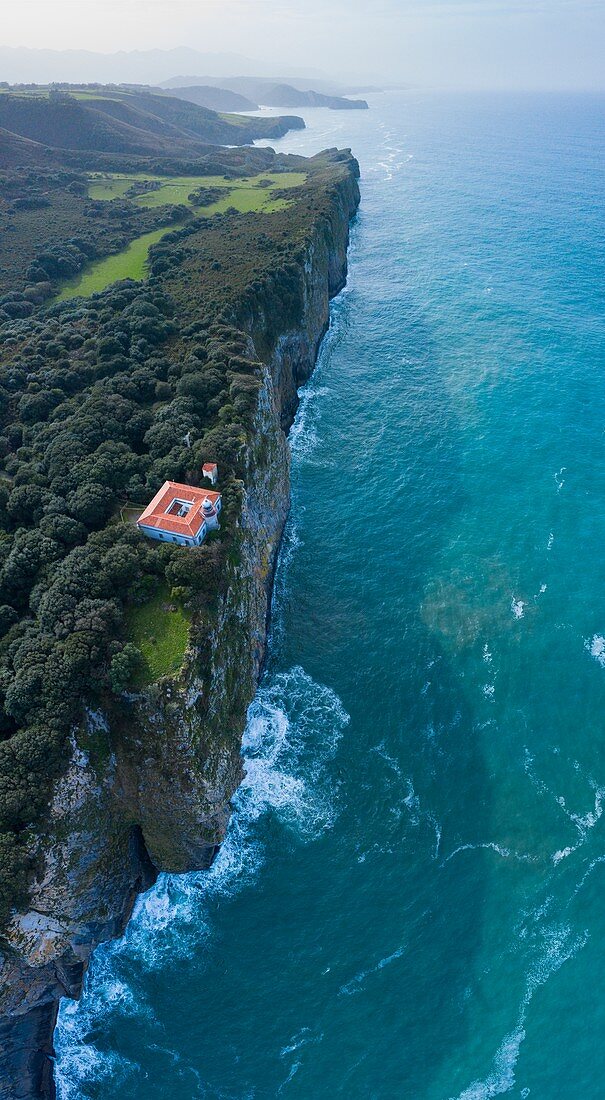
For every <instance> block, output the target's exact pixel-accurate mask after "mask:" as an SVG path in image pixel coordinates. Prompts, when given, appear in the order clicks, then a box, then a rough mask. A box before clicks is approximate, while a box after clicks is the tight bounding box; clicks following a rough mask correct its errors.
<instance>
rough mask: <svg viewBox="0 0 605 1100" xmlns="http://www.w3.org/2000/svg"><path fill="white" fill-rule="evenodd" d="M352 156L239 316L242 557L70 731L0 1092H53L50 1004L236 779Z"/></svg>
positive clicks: (14, 951) (224, 814) (345, 218)
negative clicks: (296, 243) (251, 409)
mask: <svg viewBox="0 0 605 1100" xmlns="http://www.w3.org/2000/svg"><path fill="white" fill-rule="evenodd" d="M355 169H356V165H355V162H354V161H351V162H350V171H349V172H348V173H343V177H342V182H341V183H340V184H338V185H337V186H335V189H334V196H333V203H332V211H331V216H330V218H329V219H328V220H327V221H326V220H325V219H324V220H323V221H322V223H321V224H318V226H317V229H316V232H315V234H314V237H313V240H312V241H311V242H310V243H309V245H308V247H307V250H306V255H305V258H304V265H303V266H304V272H303V276H302V279H301V294H302V301H301V302H300V318H301V320H300V322H299V323H297V324H296V325H294V326H293V327H291V328H287V327H286V328H285V330H284V331H280V332H279V335H278V336H277V337H275V336H274V335H273V336H271V337H269V336H268V334H269V333H273V334H274V333H275V318H272V317H271V316H270V313H271V298H270V295H269V296H268V297H266V298H265V299H264V300H263V301H262V302H260V301H259V303H258V308H257V309H255V310H254V311H248V313H247V314H246V313H244V314H243V315H242V316H241V318H240V323H241V325H242V327H243V328H244V329H245V330H246V331H247V332H248V333H249V336H250V340H251V343H252V344H253V345H254V350H255V352H256V354H257V355H258V357H259V359H260V360H261V362H262V364H263V367H262V386H261V390H260V394H259V399H258V404H257V409H256V422H255V432H254V442H253V445H252V447H251V449H250V452H249V454H248V456H247V462H248V471H247V478H246V485H247V488H246V489H245V490H244V488H243V487H242V507H241V519H240V529H239V535H240V553H239V554H238V560H237V562H236V563H232V564H230V565H228V566H227V568H228V569H229V571H230V572H229V578H228V580H229V584H228V588H227V590H226V595H225V596H224V597H223V598H222V600H221V602H220V606H219V608H218V615H217V617H216V620H215V624H214V626H213V628H212V630H211V632H210V636H209V635H208V630H207V629H206V630H204V629H203V626H204V624H203V623H202V621H198V622H197V623H195V622H194V625H193V629H192V633H191V640H190V646H189V650H188V653H187V656H186V660H185V664H184V667H183V669H182V670H181V673H180V675H179V676H178V677H177V678H175V679H173V680H164V681H161V682H160V683H158V684H156V685H154V687H153V688H150V689H149V690H148V691H146V692H145V693H143V694H141V695H137V696H133V697H131V698H130V699H129V701H128V707H127V716H126V717H124V710H123V709H122V711H121V712H120V717H119V719H118V718H116V716H115V715H112V714H109V713H107V714H104V713H101V712H89V713H88V714H87V717H86V722H85V723H84V724H83V726H82V728H80V729H78V730H76V731H74V735H73V741H72V752H71V762H70V765H69V768H68V770H67V773H66V774H64V775H63V777H62V778H61V780H60V782H59V783H58V784H57V787H56V791H55V794H54V798H53V802H52V807H51V812H50V816H49V820H48V824H47V829H46V831H45V833H44V834H43V835H39V836H37V837H35V838H32V849H33V851H34V853H35V854H37V856H38V864H39V866H40V867H41V868H42V870H41V873H40V875H39V877H38V880H37V881H36V882H35V883H34V885H33V887H32V890H31V895H30V899H29V908H28V911H27V912H24V913H19V914H17V915H15V916H14V918H13V920H12V923H11V925H10V928H9V932H8V943H7V946H6V949H5V950H4V952H3V955H2V958H1V960H0V961H1V963H2V972H1V973H2V983H1V986H0V1011H1V1012H2V1017H1V1019H0V1044H1V1047H0V1052H1V1055H2V1063H1V1064H2V1071H1V1075H0V1098H1V1100H25V1098H28V1100H29V1098H34V1097H52V1096H53V1095H54V1086H53V1080H52V1034H53V1028H54V1024H55V1020H56V1014H57V1009H58V1004H59V1000H60V998H61V997H63V996H70V997H77V996H78V995H79V992H80V989H81V984H82V979H83V975H84V972H85V970H86V967H87V964H88V960H89V958H90V954H91V952H92V950H93V949H94V947H95V946H96V945H97V944H98V943H100V942H102V941H104V940H107V939H109V938H111V937H114V936H119V935H120V934H121V932H122V931H123V929H124V927H125V925H126V923H127V921H128V919H129V916H130V913H131V910H132V906H133V904H134V901H135V898H136V896H137V894H138V893H139V892H140V891H142V890H146V889H148V888H149V887H150V886H151V885H152V884H153V882H154V881H155V878H156V876H157V874H158V872H160V871H171V872H184V871H193V870H200V869H204V868H206V867H208V866H209V865H210V864H211V862H212V859H213V858H214V855H215V853H216V851H217V848H218V846H219V845H220V843H221V841H222V839H223V837H224V834H225V829H226V826H227V822H228V819H229V812H230V800H231V797H232V795H233V793H234V791H235V790H236V788H237V786H238V784H239V782H240V780H241V777H242V758H241V737H242V733H243V729H244V725H245V720H246V710H247V707H248V705H249V703H250V702H251V699H252V697H253V694H254V690H255V687H256V684H257V681H258V677H259V673H260V670H261V667H262V662H263V656H264V649H265V641H266V626H267V616H268V607H269V599H270V592H271V582H272V577H273V569H274V564H275V559H276V554H277V550H278V547H279V542H280V538H281V534H282V531H283V527H284V523H285V519H286V515H287V512H288V507H289V450H288V446H287V441H286V431H287V429H288V427H289V425H290V424H291V422H292V418H293V415H294V412H295V409H296V404H297V389H298V387H299V386H300V384H301V383H302V382H303V381H304V380H305V379H307V378H308V377H309V375H310V374H311V372H312V370H313V366H314V364H315V360H316V356H317V351H318V348H319V344H320V342H321V339H322V336H323V335H324V333H325V331H326V328H327V325H328V319H329V300H330V298H331V297H332V296H333V295H334V294H335V293H337V291H338V290H340V289H341V287H342V286H343V284H344V281H345V277H346V254H347V245H348V234H349V221H350V218H351V216H352V215H353V214H354V212H355V210H356V208H357V204H358V201H359V191H358V187H357V182H356V172H355Z"/></svg>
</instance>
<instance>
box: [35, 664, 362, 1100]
mask: <svg viewBox="0 0 605 1100" xmlns="http://www.w3.org/2000/svg"><path fill="white" fill-rule="evenodd" d="M348 721H349V717H348V715H347V713H346V711H345V710H344V708H343V706H342V704H341V702H340V700H339V698H338V696H337V695H335V693H334V692H333V691H331V690H330V688H328V687H324V686H322V685H321V684H317V683H315V681H313V680H312V679H311V677H310V676H308V675H307V674H306V673H305V672H304V670H303V669H302V668H300V667H295V668H292V669H289V670H288V671H286V672H280V673H277V674H276V675H274V676H272V677H271V678H270V679H269V680H268V681H267V682H266V683H265V684H264V685H263V686H262V687H261V688H260V689H259V691H258V692H257V695H256V698H255V699H254V701H253V703H252V705H251V706H250V709H249V712H248V724H247V727H246V732H245V735H244V740H243V750H244V755H245V769H246V774H245V777H244V779H243V781H242V784H241V787H240V788H239V790H238V792H237V794H236V796H235V799H234V812H233V816H232V819H231V822H230V825H229V829H228V832H227V836H226V839H225V842H224V844H223V846H222V848H221V850H220V852H219V854H218V856H217V858H216V860H215V862H214V864H213V865H212V867H211V868H210V870H209V871H206V872H200V873H198V874H190V875H161V876H160V878H159V879H158V882H157V883H156V885H155V886H154V887H153V889H152V890H150V891H149V892H148V893H147V894H143V895H141V896H140V897H139V899H138V901H137V904H136V906H135V910H134V913H133V916H132V919H131V921H130V923H129V925H128V927H127V929H126V932H125V935H124V937H123V938H122V939H121V940H118V941H115V942H112V943H109V944H104V945H102V946H101V947H99V948H97V950H96V952H95V954H94V956H93V960H92V963H91V966H90V970H89V973H88V976H87V979H86V982H85V986H84V991H83V994H82V998H81V1000H80V1001H79V1002H74V1001H67V1000H64V1001H63V1002H62V1005H61V1011H60V1014H59V1020H58V1023H57V1029H56V1033H55V1045H56V1050H57V1068H56V1084H57V1092H58V1097H59V1100H79V1098H81V1096H82V1088H83V1087H84V1086H86V1085H87V1084H91V1083H92V1082H94V1084H95V1087H96V1088H98V1087H99V1086H101V1087H102V1085H103V1082H104V1081H107V1082H109V1081H111V1085H112V1090H113V1089H115V1085H116V1082H119V1081H121V1080H126V1079H127V1078H129V1077H131V1076H133V1075H135V1074H137V1073H139V1072H141V1071H140V1067H138V1066H137V1065H136V1064H135V1063H133V1062H130V1061H128V1059H126V1058H124V1057H121V1056H118V1055H117V1054H116V1053H115V1052H113V1051H111V1052H108V1051H104V1050H103V1049H102V1048H101V1046H100V1044H99V1042H98V1036H99V1035H104V1036H105V1037H106V1036H107V1035H108V1033H109V1032H110V1025H111V1024H114V1025H115V1022H116V1021H117V1020H119V1019H120V1017H123V1016H128V1015H136V1016H138V1017H141V1016H143V1015H144V1016H146V1017H147V1019H149V1020H151V1021H153V1013H152V1010H151V1008H150V1007H149V1005H148V1004H147V1003H146V1001H145V998H144V996H143V994H142V988H143V985H144V982H142V981H141V977H142V976H144V975H145V974H146V973H149V972H150V971H153V970H155V969H159V968H162V967H164V966H170V965H173V964H174V963H175V961H177V960H178V959H179V958H181V959H182V958H184V957H192V956H194V955H196V956H199V954H200V953H201V952H202V951H203V947H204V943H205V941H206V940H207V939H208V938H209V937H210V936H211V935H212V933H213V916H212V912H211V903H212V902H213V901H215V900H216V899H217V898H218V897H219V896H220V897H225V898H226V897H228V896H230V895H233V894H235V893H237V892H239V891H241V890H243V889H245V888H246V887H247V886H249V885H250V884H251V883H252V882H253V880H254V878H255V877H256V876H257V875H258V874H259V872H260V871H261V869H262V867H263V864H264V862H265V859H266V857H267V855H268V850H267V846H266V844H265V842H264V840H263V832H262V830H261V829H260V828H259V822H260V819H261V818H264V817H269V816H271V817H273V819H274V820H276V821H277V822H278V823H279V825H280V826H281V828H282V829H284V830H287V831H288V833H289V834H290V835H291V837H292V838H293V840H294V842H295V843H299V844H304V843H308V842H309V841H312V840H313V839H315V838H317V837H318V836H320V835H321V833H322V832H323V831H324V830H325V829H329V828H330V827H331V825H332V823H333V821H334V819H335V816H336V814H337V812H338V800H337V792H336V791H335V790H334V789H333V785H332V782H331V779H330V776H329V773H328V769H327V764H328V762H329V760H330V759H331V758H332V756H333V754H334V752H335V750H336V747H337V745H338V742H339V739H340V737H341V735H342V731H343V729H344V727H345V726H346V724H347V722H348Z"/></svg>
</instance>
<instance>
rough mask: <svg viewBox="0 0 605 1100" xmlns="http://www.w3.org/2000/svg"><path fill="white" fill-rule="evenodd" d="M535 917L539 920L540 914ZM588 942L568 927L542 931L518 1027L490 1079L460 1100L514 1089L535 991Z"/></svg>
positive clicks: (483, 1099) (485, 1097) (502, 1048)
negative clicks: (528, 1013) (528, 1014)
mask: <svg viewBox="0 0 605 1100" xmlns="http://www.w3.org/2000/svg"><path fill="white" fill-rule="evenodd" d="M534 916H535V917H536V919H537V918H538V913H536V914H534ZM587 939H588V935H587V933H586V932H584V933H580V934H575V933H574V932H573V931H572V929H571V928H570V927H569V926H567V925H562V924H552V925H547V926H545V927H543V928H541V929H540V932H539V947H538V950H537V952H536V954H535V956H534V959H533V961H532V962H531V963H530V966H529V969H528V971H527V974H526V979H525V992H524V995H523V998H522V1001H521V1004H520V1006H519V1012H518V1017H517V1022H516V1025H515V1027H514V1028H513V1030H512V1031H510V1032H508V1033H507V1035H505V1037H504V1039H503V1040H502V1042H501V1044H500V1046H499V1047H498V1050H497V1051H496V1053H495V1055H494V1060H493V1062H492V1067H491V1070H490V1072H489V1073H488V1075H487V1077H485V1078H484V1079H483V1080H476V1081H473V1082H472V1084H471V1085H469V1086H468V1088H466V1089H464V1090H463V1091H462V1092H461V1093H459V1095H458V1098H457V1100H489V1098H490V1097H492V1096H501V1095H502V1094H503V1093H505V1092H509V1091H510V1090H511V1089H512V1088H513V1087H514V1085H515V1070H516V1066H517V1061H518V1058H519V1051H520V1050H521V1044H522V1043H523V1040H524V1039H525V1022H526V1017H527V1009H528V1006H529V1003H530V1001H531V999H532V997H533V995H534V993H535V991H536V989H538V988H539V987H540V986H542V985H544V984H545V983H546V982H547V981H548V979H549V978H550V977H551V976H552V975H553V974H554V973H556V971H557V970H559V969H560V967H561V966H563V963H565V962H567V960H568V959H571V958H572V957H573V956H574V955H575V954H576V953H577V952H578V951H581V949H582V948H583V947H584V945H585V943H586V941H587Z"/></svg>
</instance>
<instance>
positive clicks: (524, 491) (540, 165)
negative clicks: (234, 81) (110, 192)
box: [56, 91, 605, 1100]
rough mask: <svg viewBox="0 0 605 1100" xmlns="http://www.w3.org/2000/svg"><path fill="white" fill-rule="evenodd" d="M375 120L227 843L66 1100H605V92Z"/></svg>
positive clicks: (145, 927) (182, 885) (306, 435)
mask: <svg viewBox="0 0 605 1100" xmlns="http://www.w3.org/2000/svg"><path fill="white" fill-rule="evenodd" d="M368 98H369V101H370V110H369V111H353V112H334V111H325V110H319V109H314V110H308V111H305V112H303V113H304V116H305V119H306V123H307V129H306V130H305V131H304V132H296V133H292V134H290V135H288V136H287V137H286V138H284V139H283V140H282V141H281V142H278V143H277V144H276V148H278V149H281V150H283V151H286V152H290V151H291V152H296V153H303V154H313V153H314V152H317V151H319V150H321V149H323V148H327V147H333V146H339V147H343V146H350V147H351V148H352V149H353V151H354V153H355V154H356V156H357V157H358V159H359V162H360V166H361V189H362V204H361V208H360V211H359V214H358V216H357V218H356V220H355V222H354V224H353V227H352V239H351V251H350V270H349V279H348V283H347V286H346V288H345V289H344V290H343V292H342V293H341V294H340V295H339V296H338V298H336V299H335V300H334V302H333V305H332V314H331V327H330V330H329V332H328V334H327V336H326V338H325V341H324V343H323V346H322V350H321V354H320V358H319V363H318V366H317V369H316V371H315V373H314V375H313V377H312V378H311V380H310V382H309V383H308V385H306V386H305V387H304V388H303V389H302V391H301V394H300V408H299V411H298V415H297V417H296V422H295V424H294V426H293V428H292V432H291V436H290V443H291V447H292V509H291V514H290V518H289V521H288V525H287V529H286V533H285V537H284V541H283V546H282V550H281V556H280V560H279V567H278V572H277V578H276V585H275V594H274V600H273V618H272V627H271V638H270V645H269V657H268V662H267V667H266V671H265V673H264V676H263V679H262V682H261V684H260V686H259V689H258V692H257V695H256V698H255V699H254V702H253V703H252V705H251V707H250V711H249V715H248V724H247V728H246V731H245V735H244V753H245V757H246V777H245V779H244V781H243V784H242V786H241V789H240V790H239V792H238V794H237V796H236V798H235V802H234V807H233V817H232V821H231V824H230V827H229V832H228V835H227V839H226V841H225V843H224V845H223V848H222V850H221V852H220V854H219V856H218V858H217V860H216V862H215V864H214V866H213V867H212V869H211V870H210V871H209V872H208V873H205V874H191V875H186V876H172V875H162V876H161V877H160V879H159V881H158V883H157V884H156V886H155V887H154V888H153V889H152V890H151V891H150V892H149V893H147V894H145V895H144V896H142V897H140V898H139V900H138V902H137V905H136V907H135V911H134V915H133V918H132V920H131V922H130V924H129V926H128V928H127V931H126V934H125V936H124V937H123V939H121V940H119V941H117V942H114V943H111V944H108V945H105V946H102V947H100V948H98V949H97V951H96V952H95V954H94V956H93V959H92V963H91V966H90V969H89V972H88V975H87V978H86V982H85V988H84V992H83V995H82V999H81V1001H80V1002H79V1003H77V1004H76V1003H74V1002H70V1001H64V1002H63V1005H62V1008H61V1012H60V1018H59V1023H58V1027H57V1032H56V1052H57V1058H56V1082H57V1088H58V1096H59V1100H82V1098H98V1100H101V1098H102V1100H160V1098H161V1100H193V1098H198V1097H199V1098H203V1100H269V1098H277V1097H284V1098H291V1100H333V1098H334V1097H342V1098H346V1100H487V1098H489V1097H495V1096H507V1097H511V1098H513V1097H514V1098H526V1097H530V1098H531V1100H555V1098H556V1100H598V1098H602V1097H605V815H604V809H605V301H604V287H605V280H604V268H605V220H604V216H603V210H604V200H605V125H604V124H605V97H602V96H601V97H599V96H590V95H575V96H572V95H556V94H552V95H536V94H504V93H500V94H481V95H479V94H470V93H469V94H456V95H453V94H451V95H444V94H442V93H436V92H435V93H429V92H417V91H398V92H383V93H372V94H371V95H370V96H369V97H368Z"/></svg>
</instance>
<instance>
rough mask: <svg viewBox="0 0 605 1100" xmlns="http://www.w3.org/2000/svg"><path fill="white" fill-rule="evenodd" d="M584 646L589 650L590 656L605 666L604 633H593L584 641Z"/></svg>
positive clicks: (602, 666)
mask: <svg viewBox="0 0 605 1100" xmlns="http://www.w3.org/2000/svg"><path fill="white" fill-rule="evenodd" d="M584 647H585V648H586V649H587V650H588V652H589V653H590V656H591V657H594V659H595V661H598V663H599V664H600V666H601V668H605V638H604V637H603V635H602V634H593V636H592V638H589V639H588V640H587V641H585V642H584Z"/></svg>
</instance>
